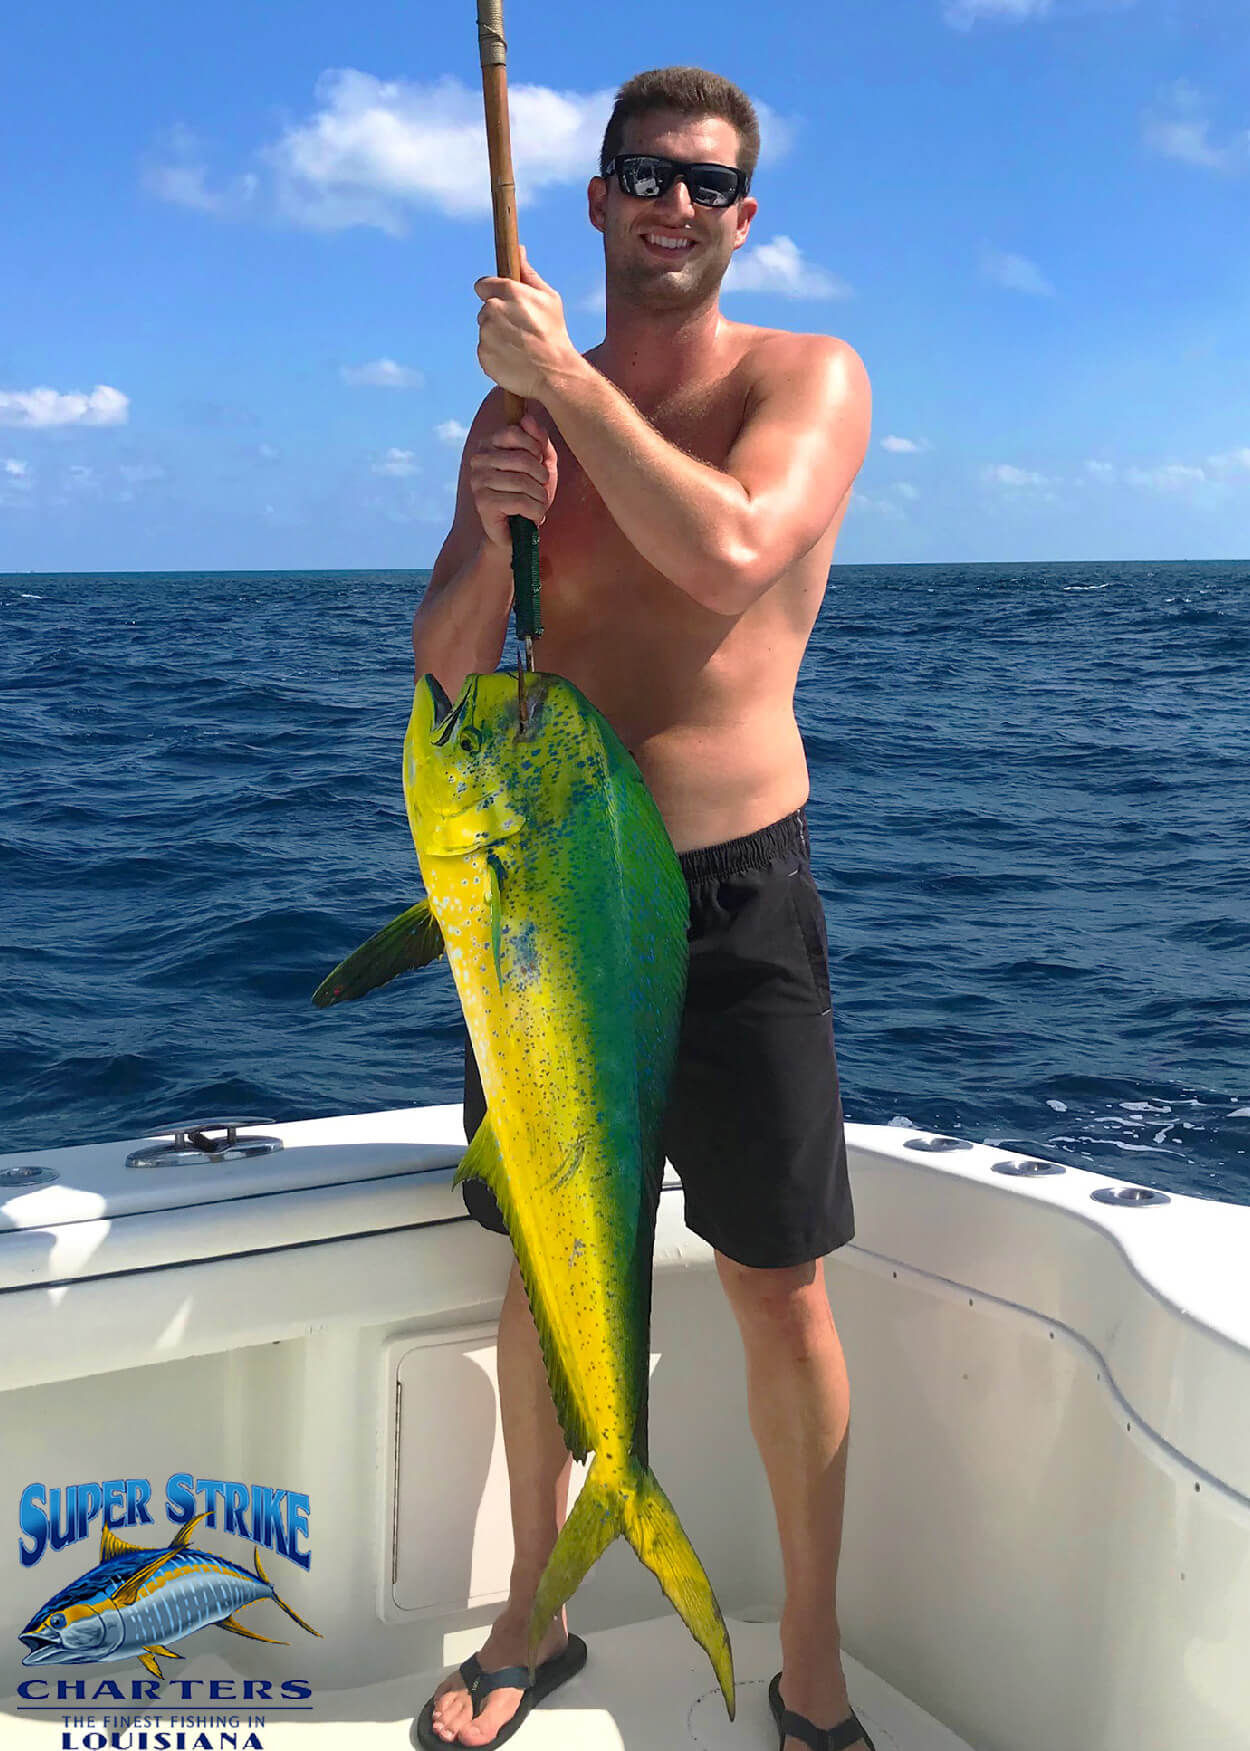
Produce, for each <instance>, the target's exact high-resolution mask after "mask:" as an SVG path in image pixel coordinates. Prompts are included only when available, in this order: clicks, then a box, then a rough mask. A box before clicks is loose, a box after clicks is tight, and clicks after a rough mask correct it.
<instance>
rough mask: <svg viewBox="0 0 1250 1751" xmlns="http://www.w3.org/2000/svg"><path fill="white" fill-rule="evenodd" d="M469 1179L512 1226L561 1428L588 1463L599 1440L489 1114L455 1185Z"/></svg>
mask: <svg viewBox="0 0 1250 1751" xmlns="http://www.w3.org/2000/svg"><path fill="white" fill-rule="evenodd" d="M580 1159H581V1157H580V1155H578V1156H576V1158H575V1162H574V1165H575V1166H576V1165H577V1163H578V1162H580ZM467 1179H480V1180H481V1181H482V1183H483V1184H484V1185H486V1186H488V1187H489V1189H490V1190H491V1192H492V1193H493V1194H494V1198H495V1202H496V1203H497V1204H498V1205H499V1213H500V1215H501V1216H502V1217H503V1219H504V1222H505V1223H506V1224H507V1228H508V1236H509V1239H510V1240H511V1241H512V1250H513V1252H514V1253H515V1254H516V1261H517V1266H518V1268H519V1270H520V1272H521V1282H522V1283H523V1284H524V1287H525V1294H526V1298H527V1299H528V1301H529V1304H530V1312H531V1314H532V1315H533V1318H534V1325H535V1328H536V1330H537V1332H538V1342H539V1346H540V1347H541V1349H542V1355H543V1365H544V1367H545V1368H546V1370H547V1384H548V1386H549V1387H550V1388H551V1400H552V1403H553V1404H554V1405H555V1407H556V1415H557V1416H558V1417H559V1419H560V1427H561V1429H562V1430H563V1431H564V1440H565V1444H566V1446H567V1447H568V1450H569V1452H570V1453H571V1454H572V1455H573V1457H574V1459H585V1457H586V1455H587V1453H589V1451H590V1449H591V1447H592V1446H593V1442H592V1441H591V1439H590V1437H589V1435H588V1434H587V1432H586V1425H585V1422H584V1420H583V1418H582V1414H581V1412H580V1411H579V1410H578V1408H577V1397H576V1395H575V1393H574V1391H573V1388H572V1384H571V1382H570V1380H569V1377H568V1372H567V1370H566V1369H565V1366H564V1361H563V1358H562V1356H561V1352H560V1345H559V1343H558V1342H557V1341H556V1337H555V1334H554V1332H553V1330H552V1327H551V1321H550V1319H549V1317H548V1314H547V1309H546V1306H545V1304H544V1302H543V1299H542V1296H541V1295H540V1294H539V1293H538V1288H537V1284H538V1274H537V1272H536V1271H535V1269H534V1262H533V1260H532V1258H531V1257H530V1251H529V1248H528V1246H527V1245H526V1244H525V1236H524V1235H523V1234H522V1232H521V1228H520V1224H519V1222H518V1221H517V1212H516V1204H515V1201H514V1200H513V1196H512V1187H511V1185H510V1183H509V1180H508V1172H507V1169H506V1167H505V1166H504V1160H503V1156H502V1154H501V1153H500V1149H499V1140H498V1138H497V1137H496V1136H495V1133H494V1130H493V1129H492V1127H491V1122H490V1114H489V1113H488V1114H487V1115H486V1117H485V1118H484V1119H483V1120H482V1122H481V1124H480V1125H479V1126H478V1128H477V1130H476V1131H475V1132H474V1133H473V1141H472V1143H470V1144H469V1147H468V1148H467V1149H466V1150H465V1152H464V1155H463V1156H462V1158H461V1161H460V1166H459V1167H458V1168H457V1169H456V1175H455V1178H454V1179H453V1180H452V1182H451V1183H452V1184H453V1185H454V1186H458V1185H460V1184H462V1183H463V1181H465V1180H467Z"/></svg>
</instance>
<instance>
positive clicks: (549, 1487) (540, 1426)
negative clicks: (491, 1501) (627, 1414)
mask: <svg viewBox="0 0 1250 1751" xmlns="http://www.w3.org/2000/svg"><path fill="white" fill-rule="evenodd" d="M498 1358H499V1408H500V1418H501V1421H502V1423H503V1442H504V1452H505V1453H506V1455H507V1461H508V1488H509V1492H510V1496H511V1502H512V1536H513V1542H514V1546H515V1555H514V1557H513V1562H512V1576H511V1581H510V1591H509V1595H508V1603H507V1604H506V1605H505V1606H504V1608H503V1610H502V1612H501V1613H500V1614H499V1616H498V1617H497V1618H496V1619H495V1623H494V1626H493V1628H492V1629H491V1632H490V1635H489V1636H488V1637H487V1639H486V1643H485V1645H484V1646H483V1647H482V1649H481V1650H480V1652H479V1656H478V1657H479V1659H480V1660H481V1662H482V1665H483V1667H484V1668H485V1670H486V1671H488V1672H497V1671H498V1670H499V1669H500V1668H501V1667H503V1666H516V1665H521V1666H523V1665H524V1664H525V1662H526V1660H527V1659H528V1658H529V1646H528V1640H529V1618H530V1611H531V1609H532V1607H533V1604H534V1596H535V1594H536V1593H537V1592H538V1583H539V1580H540V1579H541V1577H542V1572H543V1570H544V1568H546V1566H547V1558H548V1557H549V1556H550V1555H551V1551H552V1547H553V1546H554V1544H555V1541H556V1537H557V1535H558V1534H559V1531H560V1528H561V1526H563V1524H564V1516H565V1513H566V1510H567V1506H568V1492H569V1473H570V1471H571V1469H572V1464H573V1461H572V1457H571V1455H570V1454H569V1451H568V1448H567V1447H566V1446H565V1443H564V1433H563V1430H562V1429H561V1428H560V1423H559V1419H558V1418H557V1416H556V1410H555V1406H554V1405H553V1404H552V1402H551V1389H550V1388H549V1387H548V1385H547V1371H546V1369H545V1368H544V1366H543V1359H542V1351H541V1350H540V1348H539V1344H538V1333H537V1331H536V1330H535V1328H534V1319H533V1315H532V1314H531V1313H530V1308H529V1301H528V1299H527V1298H526V1294H525V1289H524V1286H523V1285H522V1282H521V1273H520V1271H519V1270H518V1269H517V1265H516V1260H515V1259H514V1260H513V1262H512V1275H511V1277H510V1278H509V1279H508V1289H507V1293H506V1294H505V1296H504V1302H503V1309H502V1311H501V1313H500V1315H499V1341H498ZM567 1641H568V1624H567V1620H566V1616H565V1613H564V1611H563V1610H562V1611H561V1612H560V1614H559V1616H558V1617H555V1618H553V1619H552V1620H551V1623H550V1624H549V1625H548V1626H547V1630H546V1633H545V1634H544V1636H543V1639H542V1642H541V1644H540V1645H539V1649H538V1658H539V1660H540V1661H542V1660H546V1659H549V1658H550V1657H551V1655H552V1654H558V1653H559V1652H560V1650H561V1649H562V1648H563V1647H564V1646H565V1644H566V1642H567ZM434 1694H435V1696H436V1697H437V1698H439V1701H438V1702H437V1703H436V1706H435V1709H434V1731H435V1733H436V1734H438V1736H439V1737H440V1738H443V1739H446V1740H447V1742H448V1744H461V1745H481V1744H484V1743H485V1742H487V1741H488V1740H490V1739H493V1738H494V1736H495V1734H496V1733H497V1732H498V1731H499V1728H500V1727H501V1726H502V1725H503V1723H504V1722H505V1721H507V1720H510V1719H511V1718H512V1716H513V1715H514V1714H515V1713H516V1708H517V1704H518V1703H519V1702H520V1700H521V1692H520V1691H519V1690H513V1689H504V1690H493V1691H491V1692H490V1693H489V1694H488V1695H487V1697H486V1701H485V1703H484V1705H483V1708H482V1712H481V1714H479V1715H478V1717H477V1718H476V1720H475V1719H474V1718H473V1704H472V1702H471V1700H470V1698H469V1694H468V1692H467V1691H466V1689H465V1687H464V1680H463V1679H462V1678H461V1676H460V1674H459V1672H456V1673H453V1674H452V1676H451V1677H450V1678H448V1679H446V1680H445V1682H444V1683H443V1684H441V1685H440V1686H439V1688H438V1690H436V1691H435V1693H434Z"/></svg>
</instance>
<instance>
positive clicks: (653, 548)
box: [541, 335, 872, 616]
mask: <svg viewBox="0 0 1250 1751" xmlns="http://www.w3.org/2000/svg"><path fill="white" fill-rule="evenodd" d="M541 398H542V401H543V403H544V405H545V406H546V408H547V409H548V411H549V413H550V415H551V417H552V419H553V420H554V421H555V422H556V424H557V425H558V427H559V429H560V433H561V435H562V436H563V438H564V441H565V443H567V445H568V446H569V449H570V450H572V452H573V454H574V455H575V456H576V457H577V459H578V461H579V462H580V463H581V465H582V467H583V468H584V469H585V470H586V473H587V474H588V475H589V477H590V479H591V480H592V481H593V482H594V485H595V488H596V490H597V491H598V492H599V494H600V495H601V497H602V498H603V501H604V503H605V504H606V506H607V508H608V510H609V512H610V513H611V515H612V517H613V519H614V520H615V522H616V523H617V525H618V526H619V528H620V529H621V532H622V533H623V534H624V536H625V538H626V540H627V541H629V542H630V543H631V544H632V545H633V546H634V547H636V548H637V550H638V552H639V553H641V554H642V556H643V558H644V559H646V560H648V561H649V562H650V564H651V565H653V566H654V567H655V568H656V570H657V571H659V572H660V573H662V575H663V576H664V577H666V578H669V579H670V580H671V581H672V582H673V583H674V584H677V585H678V586H679V587H680V588H681V589H683V590H685V591H686V593H687V594H688V595H690V596H693V597H694V599H695V600H696V601H697V602H700V603H702V604H703V606H704V607H706V608H711V609H712V610H713V611H714V612H716V613H718V614H726V615H732V616H736V615H738V614H741V613H742V612H743V611H744V610H745V609H746V608H749V607H750V605H751V603H752V602H754V601H755V600H756V598H757V597H758V596H760V595H762V594H763V592H764V591H765V590H767V589H768V588H769V587H770V585H772V584H773V583H774V582H775V581H776V579H777V578H779V577H780V576H781V575H782V574H783V573H784V572H785V571H786V570H787V569H788V567H789V566H791V565H792V564H793V563H794V561H795V560H796V559H798V558H799V557H800V556H801V555H802V554H804V553H806V552H807V550H808V549H809V548H810V547H811V546H812V545H813V544H814V543H815V542H816V541H818V540H819V539H820V536H821V535H822V534H823V533H824V531H825V530H826V529H827V528H828V527H829V524H830V523H831V522H832V520H833V517H834V515H835V513H836V511H837V509H838V506H839V505H840V504H841V502H842V500H843V499H844V498H845V497H846V494H847V493H848V492H849V490H850V487H851V484H852V482H853V481H854V479H855V476H856V475H857V474H858V473H859V470H860V467H861V466H862V464H863V460H864V454H865V452H866V450H867V447H868V432H869V426H870V423H871V417H872V398H871V391H870V388H869V383H868V373H867V372H866V370H865V369H864V365H863V361H862V360H861V359H860V357H859V355H858V354H857V353H856V352H855V351H854V349H853V348H851V347H849V346H847V345H846V344H845V343H843V342H841V341H837V340H833V339H831V338H828V337H825V336H823V335H794V336H786V337H785V339H784V340H783V339H781V338H777V339H775V340H770V341H768V342H766V343H765V344H764V346H763V348H762V349H761V357H760V361H759V368H758V374H757V378H756V383H755V387H754V390H753V393H752V396H751V401H750V405H749V406H748V408H747V412H746V416H745V419H744V421H743V426H742V430H741V432H740V433H739V435H738V437H737V439H736V440H735V442H734V445H733V448H732V449H731V450H730V452H729V455H728V456H727V458H726V460H725V466H724V468H723V470H722V469H719V468H713V467H710V466H709V465H708V464H707V463H704V462H699V461H696V460H695V458H694V457H692V456H688V455H686V454H685V452H684V451H682V450H679V449H678V448H677V447H676V445H674V444H670V443H669V442H668V440H667V439H665V438H663V437H661V436H660V434H659V432H657V431H656V429H655V427H654V426H652V425H651V424H650V422H649V421H648V420H647V419H645V418H644V417H643V415H642V414H640V413H639V411H638V409H637V408H636V407H634V405H633V403H632V402H631V401H629V399H628V398H627V397H626V396H624V395H623V394H622V393H621V392H620V390H618V389H617V388H616V387H615V385H614V384H612V383H609V382H608V381H607V379H606V378H605V377H603V376H601V375H600V373H599V372H598V371H596V370H595V368H594V367H593V365H590V364H588V363H587V362H586V361H585V360H584V359H582V358H581V357H580V355H579V356H578V357H577V360H576V363H574V362H573V361H572V360H570V361H568V362H567V363H563V364H562V365H561V366H560V367H559V368H558V369H557V370H556V371H554V372H552V373H551V374H550V376H549V378H548V379H547V380H546V381H545V382H544V383H543V387H542V397H541Z"/></svg>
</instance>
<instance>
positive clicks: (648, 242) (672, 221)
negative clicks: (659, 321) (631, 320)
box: [587, 110, 759, 311]
mask: <svg viewBox="0 0 1250 1751" xmlns="http://www.w3.org/2000/svg"><path fill="white" fill-rule="evenodd" d="M621 151H622V152H623V153H624V152H650V153H654V154H655V155H656V156H657V157H661V158H677V159H681V160H683V161H684V162H686V163H693V164H733V165H736V164H737V162H738V130H737V129H736V128H735V127H734V125H733V123H732V122H728V121H725V120H724V119H723V118H722V117H721V116H699V117H691V116H683V115H679V114H677V113H675V112H674V111H671V110H656V111H653V112H652V113H651V114H649V115H643V116H631V117H630V119H629V120H628V121H627V122H626V124H625V132H624V139H623V141H622V144H621ZM587 194H588V197H589V203H590V222H591V224H592V225H593V226H594V227H595V229H596V230H598V231H602V232H603V250H604V262H605V266H606V269H607V278H608V283H609V285H610V286H611V287H612V288H613V290H614V291H615V292H617V293H618V294H621V295H623V296H624V297H626V298H627V299H628V301H629V302H630V303H633V304H640V305H643V306H645V307H646V308H649V309H652V310H657V311H659V310H680V309H686V308H693V307H695V306H698V305H700V304H702V303H705V302H706V301H707V299H708V298H710V297H711V296H712V295H713V294H714V293H715V292H716V289H717V287H718V286H719V285H720V282H721V280H722V278H723V277H724V273H725V269H726V268H727V267H728V266H729V258H730V256H731V255H732V254H733V252H734V250H735V249H736V248H737V247H738V245H739V244H740V243H741V242H742V241H743V239H744V238H745V237H746V234H747V231H748V229H749V227H750V223H751V220H752V218H753V216H754V214H755V212H756V209H757V207H758V205H759V203H758V202H757V201H756V200H755V198H754V197H753V196H752V195H747V196H745V197H744V199H742V200H741V201H735V202H734V204H733V205H732V206H729V207H700V206H696V204H695V202H694V201H693V200H692V199H691V197H690V190H689V189H688V188H687V187H686V185H685V183H684V182H682V181H680V180H674V182H673V184H672V186H671V187H670V188H669V189H668V190H667V191H666V192H665V193H664V194H662V195H660V196H658V197H657V198H656V199H655V200H636V199H634V198H633V197H632V196H631V195H627V194H625V193H623V191H622V189H621V187H620V184H619V183H618V182H617V180H616V177H615V175H613V176H610V177H608V178H607V180H606V181H605V180H604V178H603V177H600V176H595V177H592V178H591V180H590V187H589V189H588V190H587ZM662 237H663V238H668V239H670V241H671V240H672V239H678V240H680V247H678V248H676V249H673V248H671V247H666V246H665V245H664V244H663V243H659V242H657V241H654V240H655V239H658V238H662Z"/></svg>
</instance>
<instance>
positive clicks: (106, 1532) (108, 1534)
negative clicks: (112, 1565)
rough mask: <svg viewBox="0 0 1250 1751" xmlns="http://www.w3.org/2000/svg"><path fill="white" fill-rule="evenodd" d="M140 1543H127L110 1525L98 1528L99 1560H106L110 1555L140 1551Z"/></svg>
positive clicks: (127, 1554) (141, 1548) (141, 1547)
mask: <svg viewBox="0 0 1250 1751" xmlns="http://www.w3.org/2000/svg"><path fill="white" fill-rule="evenodd" d="M143 1549H144V1546H143V1545H141V1544H127V1543H126V1540H125V1539H124V1538H119V1537H118V1536H117V1534H116V1533H115V1532H114V1531H113V1529H112V1527H111V1526H101V1528H100V1561H101V1562H102V1563H106V1562H108V1560H109V1558H110V1557H114V1556H130V1555H131V1554H132V1553H133V1552H134V1551H141V1550H143Z"/></svg>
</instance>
